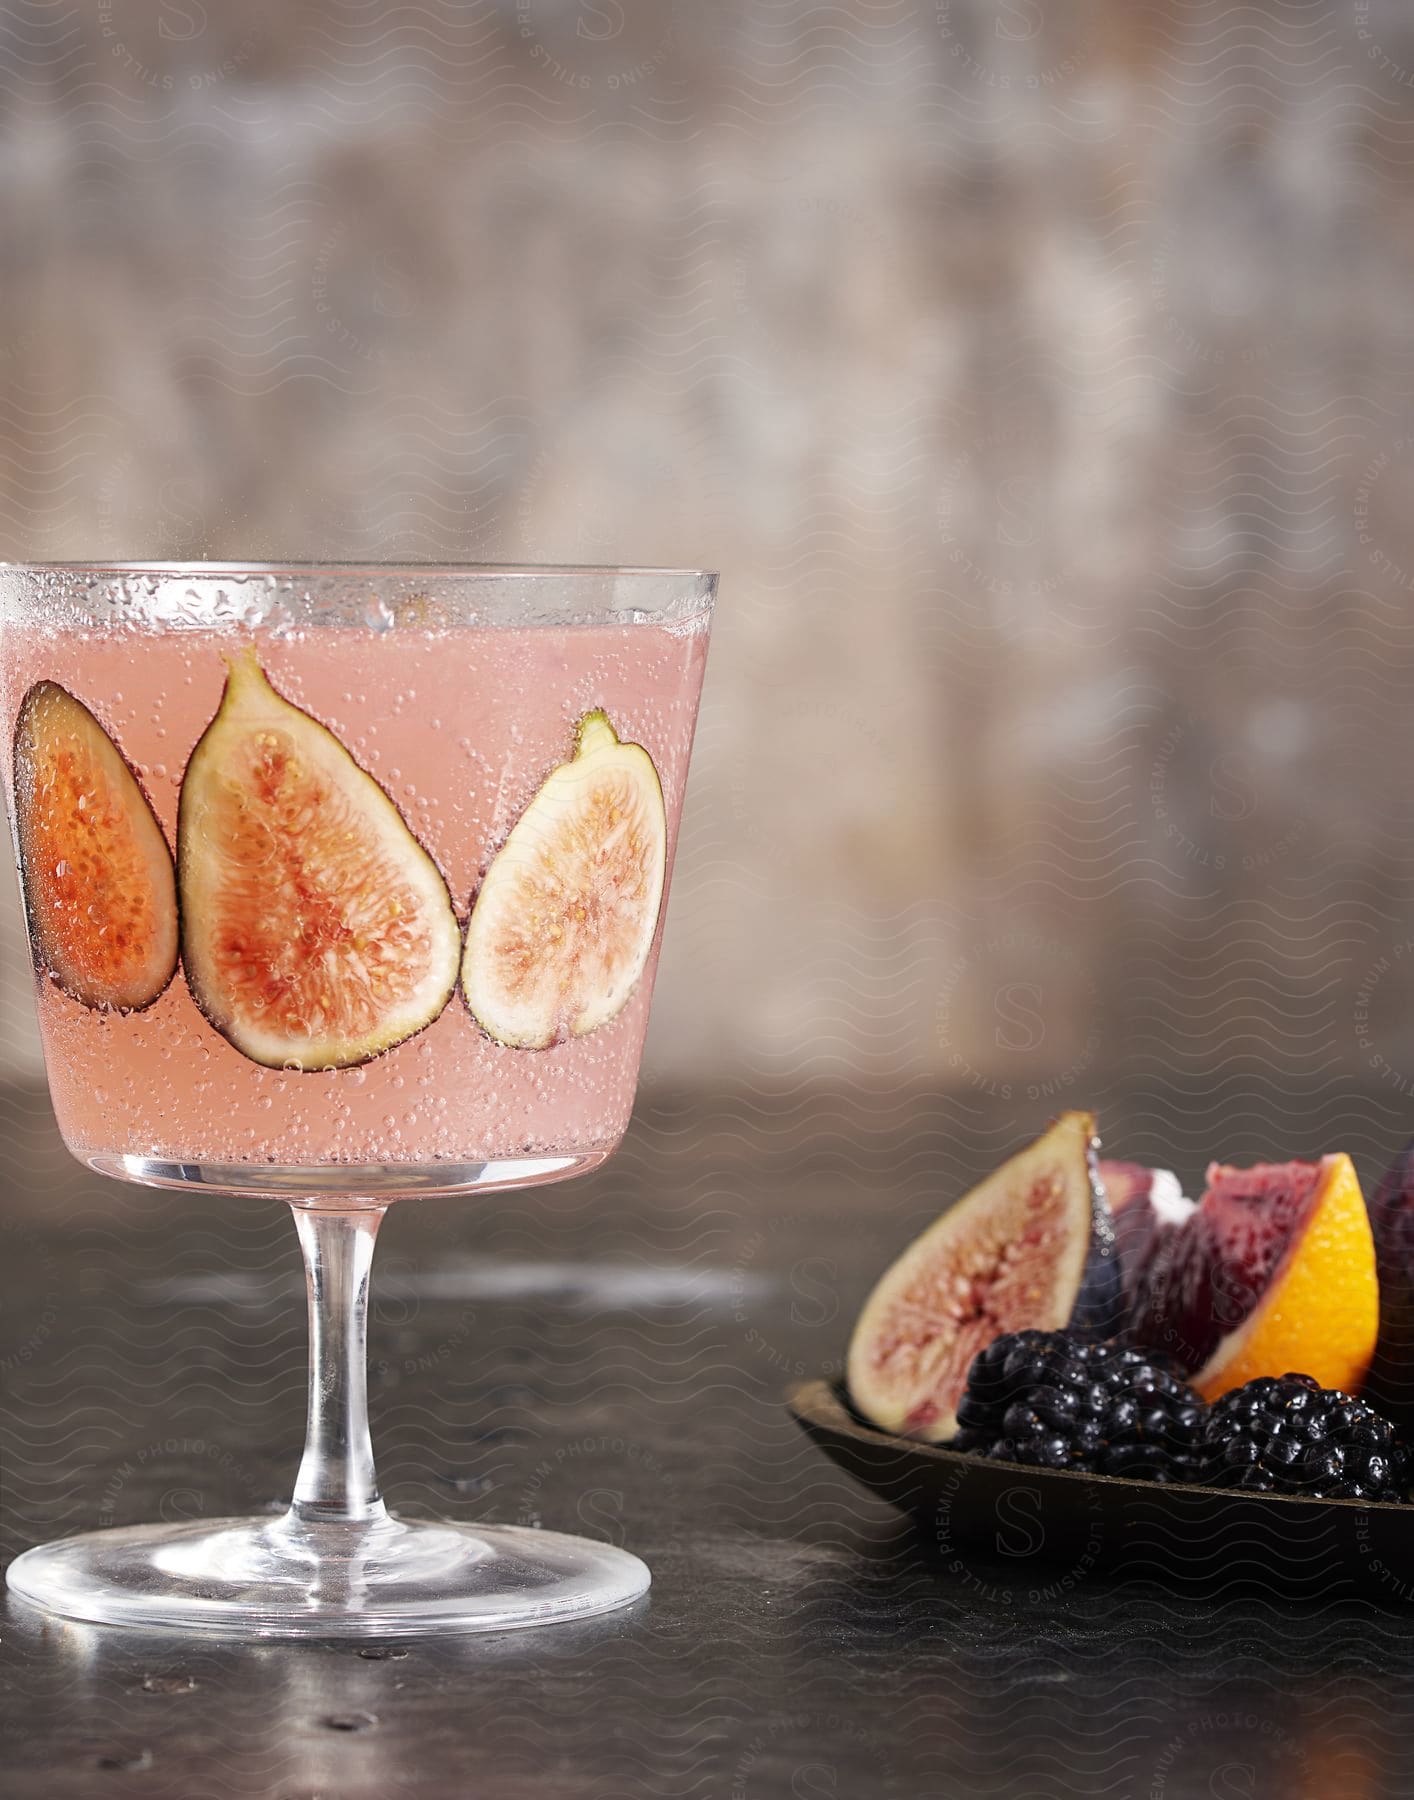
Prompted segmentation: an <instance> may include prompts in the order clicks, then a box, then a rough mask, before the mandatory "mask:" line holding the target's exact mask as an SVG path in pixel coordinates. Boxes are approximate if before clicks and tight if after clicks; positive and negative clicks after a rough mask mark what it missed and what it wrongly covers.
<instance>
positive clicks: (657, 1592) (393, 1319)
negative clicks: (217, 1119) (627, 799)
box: [0, 1091, 1414, 1800]
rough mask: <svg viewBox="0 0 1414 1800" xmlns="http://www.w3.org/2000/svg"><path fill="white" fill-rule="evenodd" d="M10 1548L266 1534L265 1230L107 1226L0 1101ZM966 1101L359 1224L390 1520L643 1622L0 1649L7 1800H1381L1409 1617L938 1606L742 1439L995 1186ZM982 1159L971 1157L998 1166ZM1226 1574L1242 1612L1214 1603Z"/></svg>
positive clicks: (0, 1739)
mask: <svg viewBox="0 0 1414 1800" xmlns="http://www.w3.org/2000/svg"><path fill="white" fill-rule="evenodd" d="M0 1108H3V1118H4V1120H5V1123H6V1126H7V1129H8V1135H9V1141H10V1155H9V1158H8V1161H7V1176H8V1179H7V1187H8V1188H9V1190H10V1191H9V1192H8V1194H7V1195H6V1205H5V1211H4V1214H3V1222H0V1368H3V1374H4V1380H5V1401H4V1409H3V1414H0V1459H3V1460H0V1480H3V1488H2V1489H0V1495H2V1496H3V1508H2V1510H0V1524H3V1533H4V1549H5V1552H6V1554H7V1556H8V1555H10V1554H14V1553H15V1552H17V1551H18V1550H20V1549H22V1548H24V1547H25V1546H26V1545H28V1544H30V1543H31V1542H34V1541H38V1540H41V1539H44V1538H48V1537H52V1536H55V1535H57V1534H60V1533H64V1532H70V1531H76V1530H80V1529H85V1528H92V1527H94V1526H97V1525H100V1524H105V1523H112V1524H118V1523H127V1522H134V1521H139V1520H143V1519H151V1518H158V1517H166V1518H178V1517H189V1516H198V1515H207V1516H212V1517H215V1516H219V1515H222V1514H227V1513H233V1512H239V1511H255V1510H261V1509H265V1508H273V1507H275V1506H276V1505H277V1504H278V1503H279V1501H280V1499H281V1498H282V1497H283V1496H285V1495H286V1494H287V1493H288V1488H289V1484H290V1481H291V1479H292V1477H293V1473H294V1466H295V1461H296V1457H297V1452H298V1445H299V1439H300V1432H301V1427H302V1415H303V1387H302V1381H303V1366H304V1320H303V1309H302V1304H301V1289H300V1280H299V1272H298V1264H297V1260H296V1255H295V1248H294V1238H293V1233H292V1231H291V1229H290V1226H289V1221H288V1219H287V1217H286V1215H285V1213H284V1209H283V1208H282V1207H280V1206H278V1205H275V1204H272V1203H268V1202H259V1201H249V1200H247V1201H223V1200H216V1199H211V1198H201V1199H187V1198H186V1197H185V1196H180V1195H167V1194H154V1193H146V1192H142V1191H140V1190H136V1189H125V1188H122V1187H119V1186H117V1185H115V1184H111V1183H107V1182H104V1181H102V1180H100V1179H99V1178H97V1177H94V1176H90V1175H87V1174H86V1173H85V1172H83V1171H82V1170H79V1169H78V1168H77V1167H75V1166H72V1165H70V1164H69V1162H68V1161H67V1160H66V1158H65V1157H64V1155H63V1152H62V1150H61V1149H60V1147H59V1145H58V1142H57V1139H56V1138H55V1137H54V1135H53V1128H52V1124H50V1122H49V1120H48V1114H47V1107H46V1105H45V1103H44V1101H43V1099H42V1096H39V1095H37V1094H35V1093H33V1092H14V1091H10V1092H8V1093H5V1094H3V1095H0ZM1006 1135H1007V1133H1006V1132H1004V1131H1002V1130H1001V1128H999V1127H998V1125H997V1123H996V1121H995V1120H989V1119H988V1118H987V1117H986V1116H985V1114H984V1113H982V1112H979V1111H978V1110H977V1108H976V1106H975V1104H973V1103H970V1102H969V1103H968V1104H962V1105H953V1104H950V1103H948V1102H946V1101H944V1100H941V1099H940V1098H939V1097H937V1096H929V1095H926V1094H912V1093H904V1094H901V1095H897V1096H892V1097H881V1096H878V1095H876V1096H873V1097H872V1098H869V1099H860V1100H859V1101H858V1102H856V1103H851V1102H850V1101H848V1100H846V1101H842V1100H841V1099H840V1097H839V1096H837V1095H828V1094H823V1093H822V1094H814V1093H806V1094H795V1095H793V1096H786V1097H782V1098H781V1100H780V1101H779V1103H776V1102H772V1101H770V1100H768V1099H763V1098H762V1097H761V1096H759V1095H758V1096H756V1097H754V1098H751V1099H742V1098H740V1097H737V1098H734V1099H719V1100H716V1101H707V1100H700V1101H691V1100H688V1099H676V1100H674V1099H663V1100H659V1101H657V1102H654V1103H652V1104H646V1105H645V1106H644V1107H643V1108H642V1109H641V1112H640V1116H639V1118H638V1120H637V1121H636V1123H635V1126H634V1129H633V1132H632V1133H631V1136H630V1140H629V1143H628V1144H627V1145H626V1146H625V1149H624V1151H623V1152H622V1153H621V1155H620V1156H619V1157H618V1158H617V1159H615V1161H614V1162H612V1163H611V1164H610V1165H609V1166H608V1167H607V1168H605V1169H604V1170H602V1171H600V1172H599V1173H597V1174H596V1175H594V1176H592V1177H589V1178H587V1179H585V1180H583V1181H581V1182H577V1183H568V1184H565V1185H564V1186H562V1187H559V1188H552V1189H545V1190H542V1191H540V1192H538V1193H535V1194H529V1195H514V1194H510V1195H495V1196H491V1197H488V1198H487V1199H484V1200H482V1201H479V1202H473V1201H466V1202H455V1201H429V1202H423V1203H416V1204H408V1205H405V1206H402V1207H399V1208H396V1209H395V1210H394V1214H393V1216H392V1218H391V1219H390V1220H389V1222H388V1224H387V1225H386V1227H385V1235H384V1240H383V1242H382V1244H381V1245H380V1252H379V1258H380V1263H379V1269H378V1272H377V1273H378V1300H377V1306H376V1318H375V1323H374V1331H373V1339H374V1343H373V1364H374V1369H373V1384H372V1387H373V1410H374V1423H375V1432H376V1441H377V1445H378V1450H379V1462H380V1469H381V1473H382V1476H383V1481H384V1486H385V1488H386V1489H387V1491H388V1493H389V1496H390V1499H391V1500H392V1502H393V1504H394V1505H395V1506H396V1507H397V1508H398V1509H399V1510H401V1511H403V1512H404V1513H406V1514H409V1515H412V1514H421V1515H430V1514H437V1513H442V1514H446V1515H449V1516H454V1517H457V1518H464V1519H476V1518H486V1519H493V1518H494V1519H500V1520H507V1521H520V1522H523V1523H533V1522H536V1521H540V1522H543V1523H544V1524H545V1525H546V1526H549V1527H557V1526H558V1527H563V1528H566V1529H573V1530H579V1531H583V1532H586V1533H589V1534H591V1535H596V1534H597V1535H603V1536H609V1537H612V1538H614V1539H615V1540H616V1541H622V1542H626V1543H627V1544H629V1545H630V1546H631V1547H633V1548H634V1549H636V1550H637V1551H639V1552H640V1553H641V1554H642V1555H643V1556H644V1557H645V1558H646V1559H647V1560H648V1562H649V1563H650V1565H651V1566H652V1568H653V1571H654V1587H653V1591H652V1594H651V1596H650V1598H649V1600H648V1601H647V1602H645V1603H643V1604H641V1605H640V1606H639V1607H638V1608H636V1609H634V1610H632V1611H629V1612H626V1613H621V1614H618V1615H614V1616H611V1617H608V1618H606V1619H603V1620H599V1621H591V1622H588V1623H585V1624H581V1625H573V1626H566V1627H555V1628H549V1629H543V1630H537V1631H531V1632H524V1633H512V1634H510V1635H507V1636H503V1637H489V1638H488V1637H483V1638H476V1639H466V1640H461V1641H457V1640H453V1639H446V1640H439V1641H431V1642H426V1641H423V1642H412V1643H409V1644H407V1645H405V1646H404V1645H396V1644H386V1645H374V1646H365V1647H363V1648H359V1647H356V1646H345V1645H338V1644H332V1643H331V1644H305V1645H282V1644H251V1645H244V1646H231V1647H225V1646H221V1645H219V1644H212V1643H209V1642H206V1641H196V1640H186V1641H183V1640H181V1639H178V1638H173V1637H168V1636H165V1635H160V1634H144V1633H132V1632H120V1631H115V1630H109V1629H96V1628H88V1627H82V1626H75V1625H69V1624H64V1623H61V1622H58V1621H44V1620H41V1619H40V1618H38V1616H37V1615H34V1614H32V1613H29V1612H28V1611H27V1610H25V1609H20V1608H16V1607H15V1606H14V1605H13V1604H12V1605H11V1608H10V1612H9V1616H8V1618H7V1620H6V1622H5V1624H4V1627H3V1634H2V1637H0V1654H2V1655H3V1674H0V1767H3V1770H4V1774H3V1779H2V1780H0V1788H2V1789H3V1792H4V1793H5V1794H6V1795H7V1796H13V1800H31V1797H34V1800H38V1797H39V1796H43V1800H70V1797H71V1796H85V1797H86V1796H89V1795H95V1796H96V1795H104V1796H109V1795H112V1796H121V1795H124V1794H142V1795H144V1796H162V1797H167V1796H170V1797H171V1800H237V1797H241V1796H252V1797H255V1796H259V1797H261V1800H266V1797H269V1800H313V1797H314V1796H321V1797H323V1800H364V1797H365V1796H367V1797H369V1800H372V1797H374V1796H377V1797H379V1800H383V1797H387V1796H397V1795H416V1796H419V1797H420V1800H422V1797H427V1796H434V1797H435V1796H441V1795H448V1796H463V1795H471V1794H477V1795H489V1796H496V1797H497V1800H522V1797H526V1800H528V1797H530V1796H534V1800H618V1797H620V1796H622V1797H624V1800H630V1797H632V1800H679V1797H683V1800H687V1797H689V1796H692V1797H700V1800H832V1797H838V1800H844V1797H845V1796H848V1797H849V1800H867V1797H871V1796H894V1795H897V1796H900V1797H903V1800H914V1797H917V1800H924V1797H928V1796H937V1797H938V1800H991V1797H996V1800H1002V1797H1005V1800H1068V1797H1069V1796H1077V1797H1078V1796H1099V1795H1108V1796H1115V1797H1116V1800H1129V1797H1131V1796H1133V1797H1135V1800H1141V1797H1142V1800H1148V1797H1149V1796H1151V1795H1157V1796H1162V1800H1190V1797H1195V1800H1196V1797H1198V1796H1203V1797H1211V1796H1213V1795H1218V1796H1232V1797H1233V1800H1238V1797H1243V1800H1247V1797H1251V1796H1262V1797H1264V1800H1265V1797H1266V1796H1269V1795H1270V1796H1281V1800H1384V1797H1385V1796H1389V1795H1394V1794H1397V1793H1403V1792H1407V1791H1414V1789H1411V1787H1410V1785H1409V1778H1408V1777H1407V1776H1406V1775H1405V1774H1404V1773H1403V1771H1404V1770H1405V1769H1407V1768H1408V1767H1410V1766H1411V1758H1410V1749H1411V1745H1410V1742H1409V1739H1410V1736H1411V1730H1410V1726H1411V1720H1414V1702H1411V1699H1410V1696H1411V1693H1414V1611H1411V1612H1409V1613H1407V1614H1402V1613H1400V1612H1398V1611H1395V1610H1387V1609H1381V1608H1379V1607H1377V1606H1375V1605H1372V1604H1369V1603H1368V1602H1364V1601H1353V1600H1349V1599H1346V1598H1342V1597H1340V1596H1339V1595H1336V1594H1334V1593H1333V1594H1332V1595H1330V1596H1329V1597H1327V1598H1326V1599H1324V1600H1322V1599H1320V1598H1319V1597H1318V1598H1317V1599H1316V1600H1314V1601H1311V1600H1308V1601H1304V1602H1302V1603H1301V1604H1299V1605H1298V1604H1294V1603H1293V1602H1291V1601H1290V1600H1289V1599H1288V1598H1287V1597H1286V1596H1284V1595H1283V1594H1282V1593H1280V1592H1277V1591H1274V1590H1273V1588H1272V1587H1271V1586H1270V1584H1268V1585H1266V1586H1259V1587H1257V1588H1255V1589H1252V1588H1248V1589H1246V1590H1243V1589H1240V1588H1238V1587H1237V1586H1235V1585H1234V1586H1233V1587H1231V1588H1227V1587H1222V1588H1219V1589H1217V1590H1213V1591H1207V1592H1202V1593H1174V1592H1169V1591H1164V1590H1161V1589H1158V1588H1155V1587H1153V1586H1151V1585H1146V1584H1143V1583H1137V1582H1135V1581H1134V1580H1132V1579H1126V1580H1122V1581H1121V1580H1116V1579H1107V1578H1103V1577H1100V1576H1096V1575H1090V1574H1085V1575H1083V1576H1082V1577H1080V1578H1078V1579H1075V1580H1073V1581H1070V1580H1067V1579H1066V1578H1065V1577H1064V1572H1062V1573H1061V1576H1060V1577H1059V1578H1057V1579H1054V1580H1050V1579H1047V1577H1046V1576H1045V1574H1044V1573H1043V1572H1038V1571H1037V1569H1036V1567H1035V1565H1032V1564H1029V1563H1027V1564H1023V1563H1020V1562H1013V1563H1011V1564H1008V1563H1007V1562H1006V1560H1005V1558H1004V1557H1002V1558H999V1559H995V1560H993V1561H992V1562H990V1563H984V1562H983V1561H981V1560H978V1561H976V1562H971V1561H969V1562H968V1563H967V1564H966V1566H961V1565H959V1564H958V1563H957V1561H956V1560H954V1563H953V1566H951V1567H941V1566H939V1564H938V1561H937V1559H936V1557H935V1556H930V1555H929V1553H928V1552H927V1550H926V1548H925V1546H924V1545H923V1544H922V1542H921V1540H920V1539H919V1538H918V1537H917V1536H916V1535H915V1533H914V1532H913V1531H912V1529H911V1528H910V1527H909V1526H908V1525H907V1524H906V1523H905V1522H904V1521H903V1520H901V1519H900V1518H899V1517H898V1516H897V1515H895V1514H894V1513H892V1512H891V1511H890V1510H889V1509H888V1508H887V1507H885V1506H884V1505H883V1504H882V1503H880V1502H879V1501H877V1500H875V1499H874V1498H872V1497H871V1496H870V1495H868V1494H866V1493H865V1492H863V1491H862V1490H861V1489H859V1488H857V1487H856V1486H854V1485H853V1484H852V1483H851V1482H850V1481H849V1480H848V1479H847V1478H846V1477H845V1476H844V1475H843V1474H841V1473H840V1472H838V1471H837V1470H836V1469H834V1468H833V1467H832V1466H831V1465H830V1464H829V1463H828V1462H826V1461H825V1459H824V1458H823V1457H822V1456H821V1455H819V1454H818V1453H817V1452H816V1451H815V1450H814V1449H812V1448H811V1447H810V1446H809V1445H808V1444H807V1443H806V1442H805V1440H804V1438H803V1437H802V1436H801V1435H800V1433H799V1432H798V1431H797V1429H796V1427H795V1426H794V1424H793V1423H792V1421H791V1419H790V1418H789V1416H788V1415H787V1413H786V1411H785V1409H784V1407H783V1405H782V1403H781V1395H782V1391H783V1388H784V1387H785V1385H786V1384H787V1383H788V1381H789V1380H791V1379H792V1378H793V1377H794V1376H795V1375H796V1374H797V1373H814V1372H817V1371H819V1370H822V1369H827V1368H829V1367H830V1365H831V1363H832V1362H835V1363H837V1360H838V1357H839V1355H840V1353H841V1350H842V1346H843V1341H844V1338H845V1336H846V1334H847V1326H848V1321H849V1318H850V1316H851V1312H852V1309H853V1308H854V1307H855V1306H856V1305H857V1303H858V1301H859V1300H860V1299H861V1298H862V1295H863V1293H864V1291H865V1289H866V1288H867V1286H868V1284H869V1282H870V1280H871V1278H872V1276H873V1275H874V1274H875V1273H876V1272H877V1270H878V1269H879V1268H880V1267H881V1266H882V1264H883V1263H884V1262H885V1261H886V1260H887V1259H888V1258H889V1256H890V1255H891V1254H892V1253H893V1252H894V1250H895V1249H896V1248H898V1247H899V1246H901V1244H902V1243H903V1242H904V1240H905V1238H906V1236H907V1235H908V1234H909V1233H910V1232H911V1231H913V1230H914V1229H916V1228H917V1227H918V1226H919V1225H921V1224H922V1223H923V1222H925V1220H926V1218H927V1217H928V1215H929V1211H930V1209H936V1207H937V1206H938V1205H939V1204H940V1203H941V1201H942V1200H944V1199H946V1198H947V1197H949V1196H951V1195H955V1194H956V1193H957V1192H959V1191H960V1187H961V1186H962V1185H965V1181H966V1178H967V1176H968V1175H970V1174H971V1173H975V1172H977V1171H978V1170H980V1169H982V1168H985V1167H986V1166H988V1164H989V1163H990V1162H992V1161H995V1160H996V1157H997V1154H998V1150H999V1140H1004V1138H1005V1136H1006ZM1001 1147H1002V1148H1003V1149H1004V1148H1005V1144H1004V1142H1002V1144H1001ZM1235 1573H1236V1571H1235Z"/></svg>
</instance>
